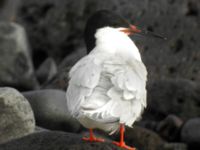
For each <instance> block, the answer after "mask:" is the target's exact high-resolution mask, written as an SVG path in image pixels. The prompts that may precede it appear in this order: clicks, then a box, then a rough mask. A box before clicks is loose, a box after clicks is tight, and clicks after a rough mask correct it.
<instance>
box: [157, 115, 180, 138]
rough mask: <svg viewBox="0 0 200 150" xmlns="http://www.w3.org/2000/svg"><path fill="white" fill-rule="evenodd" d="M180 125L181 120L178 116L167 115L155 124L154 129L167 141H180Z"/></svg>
mask: <svg viewBox="0 0 200 150" xmlns="http://www.w3.org/2000/svg"><path fill="white" fill-rule="evenodd" d="M182 125H183V121H182V120H181V119H180V118H179V117H177V116H175V115H169V116H167V117H166V118H165V119H164V120H162V121H161V122H160V123H159V124H158V125H157V128H156V131H157V132H158V133H159V135H160V136H161V137H163V138H164V139H166V140H167V141H180V131H181V127H182Z"/></svg>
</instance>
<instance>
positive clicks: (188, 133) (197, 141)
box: [181, 118, 200, 148]
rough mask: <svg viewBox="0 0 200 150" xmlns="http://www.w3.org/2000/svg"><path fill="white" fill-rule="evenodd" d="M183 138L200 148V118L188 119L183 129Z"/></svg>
mask: <svg viewBox="0 0 200 150" xmlns="http://www.w3.org/2000/svg"><path fill="white" fill-rule="evenodd" d="M181 140H182V141H183V142H186V143H188V144H190V145H196V146H197V145H198V148H200V118H193V119H190V120H188V121H187V122H186V123H185V124H184V126H183V128H182V130H181Z"/></svg>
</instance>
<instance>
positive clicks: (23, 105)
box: [0, 87, 35, 143]
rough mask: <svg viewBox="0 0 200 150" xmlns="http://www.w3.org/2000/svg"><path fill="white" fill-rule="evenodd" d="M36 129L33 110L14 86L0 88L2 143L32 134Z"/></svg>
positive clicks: (0, 138) (0, 135)
mask: <svg viewBox="0 0 200 150" xmlns="http://www.w3.org/2000/svg"><path fill="white" fill-rule="evenodd" d="M34 129H35V119H34V115H33V111H32V109H31V106H30V104H29V102H28V101H27V100H26V98H25V97H24V96H23V95H21V94H20V93H19V92H18V91H17V90H15V89H13V88H8V87H5V88H0V143H4V142H7V141H9V140H12V139H15V138H19V137H22V136H25V135H27V134H30V133H32V132H33V131H34Z"/></svg>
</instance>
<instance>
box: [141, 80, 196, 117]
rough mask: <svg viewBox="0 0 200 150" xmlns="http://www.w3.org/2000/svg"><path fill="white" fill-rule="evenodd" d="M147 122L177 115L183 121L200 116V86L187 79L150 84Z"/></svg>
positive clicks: (157, 81)
mask: <svg viewBox="0 0 200 150" xmlns="http://www.w3.org/2000/svg"><path fill="white" fill-rule="evenodd" d="M147 89H148V107H147V109H146V111H145V114H144V119H147V120H151V119H152V120H160V121H161V120H163V119H164V118H165V117H166V116H167V115H168V114H175V115H176V116H178V117H180V118H181V119H183V120H187V119H189V118H191V117H195V116H199V115H200V109H199V107H200V91H199V89H200V85H199V84H198V83H197V82H193V81H190V80H186V79H162V80H156V81H154V82H149V83H148V86H147Z"/></svg>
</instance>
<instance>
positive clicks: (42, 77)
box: [36, 58, 57, 84]
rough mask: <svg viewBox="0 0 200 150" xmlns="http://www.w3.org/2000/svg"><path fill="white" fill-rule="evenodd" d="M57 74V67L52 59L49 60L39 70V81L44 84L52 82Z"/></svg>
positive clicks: (37, 74) (37, 72)
mask: <svg viewBox="0 0 200 150" xmlns="http://www.w3.org/2000/svg"><path fill="white" fill-rule="evenodd" d="M56 74H57V65H56V63H55V61H54V60H53V59H52V58H47V59H46V60H45V61H44V62H43V63H42V64H41V65H40V67H39V68H38V69H37V71H36V76H37V79H38V81H39V82H40V83H41V84H43V83H46V82H48V81H50V80H51V79H52V78H53V77H54V76H55V75H56Z"/></svg>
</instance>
